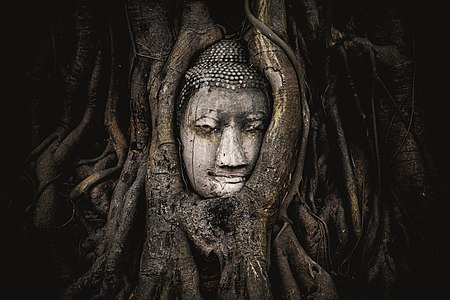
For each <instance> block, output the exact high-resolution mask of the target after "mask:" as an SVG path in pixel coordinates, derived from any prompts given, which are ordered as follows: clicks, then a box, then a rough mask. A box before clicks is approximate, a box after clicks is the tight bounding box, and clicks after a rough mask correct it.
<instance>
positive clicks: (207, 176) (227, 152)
mask: <svg viewBox="0 0 450 300" xmlns="http://www.w3.org/2000/svg"><path fill="white" fill-rule="evenodd" d="M269 118H270V106H269V99H268V96H267V94H266V93H265V92H264V91H263V90H262V89H257V88H251V89H249V88H246V89H235V90H232V89H227V88H221V87H211V86H205V87H201V88H200V89H198V90H196V91H195V92H194V93H193V94H192V95H191V97H190V99H189V101H188V102H187V104H186V107H185V109H184V112H183V114H182V116H181V120H180V139H181V143H182V159H183V162H184V165H185V170H186V173H187V177H188V179H189V182H190V184H191V186H192V188H193V189H194V191H195V192H196V193H197V194H199V195H200V196H202V197H204V198H211V197H226V196H228V195H230V194H232V193H235V192H238V191H239V190H240V189H241V188H242V187H243V186H244V184H245V182H246V181H247V180H248V178H249V176H250V174H251V172H252V170H253V168H254V166H255V164H256V161H257V159H258V155H259V150H260V147H261V143H262V140H263V136H264V133H265V130H266V126H267V123H268V120H269Z"/></svg>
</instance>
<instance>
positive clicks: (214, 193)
mask: <svg viewBox="0 0 450 300" xmlns="http://www.w3.org/2000/svg"><path fill="white" fill-rule="evenodd" d="M244 184H245V181H238V182H230V181H227V182H223V181H217V180H216V182H215V184H214V185H212V186H211V188H210V189H209V190H200V191H197V192H198V193H199V194H200V196H202V197H203V198H225V197H229V196H231V195H232V194H234V193H237V192H239V191H240V190H241V189H242V187H243V186H244Z"/></svg>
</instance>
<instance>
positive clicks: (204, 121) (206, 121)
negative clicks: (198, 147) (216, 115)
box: [195, 117, 219, 133]
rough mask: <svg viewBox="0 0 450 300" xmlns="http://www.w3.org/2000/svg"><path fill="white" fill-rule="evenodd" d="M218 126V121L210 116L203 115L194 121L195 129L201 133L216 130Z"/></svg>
mask: <svg viewBox="0 0 450 300" xmlns="http://www.w3.org/2000/svg"><path fill="white" fill-rule="evenodd" d="M218 127H219V124H218V122H217V121H216V120H214V119H212V118H210V117H203V118H200V119H198V120H197V121H196V122H195V130H196V131H198V132H201V133H213V132H216V131H217V130H218Z"/></svg>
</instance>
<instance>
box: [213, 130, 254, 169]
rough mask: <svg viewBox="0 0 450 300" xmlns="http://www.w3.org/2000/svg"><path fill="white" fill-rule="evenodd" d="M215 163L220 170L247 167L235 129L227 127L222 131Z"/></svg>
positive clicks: (237, 132)
mask: <svg viewBox="0 0 450 300" xmlns="http://www.w3.org/2000/svg"><path fill="white" fill-rule="evenodd" d="M216 163H217V165H218V166H219V167H221V168H226V167H230V168H237V167H244V166H246V165H248V160H247V157H246V155H245V152H244V149H243V147H242V142H241V139H240V135H239V131H238V129H237V128H236V127H234V126H227V127H225V128H224V129H223V132H222V136H221V139H220V144H219V147H218V148H217V153H216Z"/></svg>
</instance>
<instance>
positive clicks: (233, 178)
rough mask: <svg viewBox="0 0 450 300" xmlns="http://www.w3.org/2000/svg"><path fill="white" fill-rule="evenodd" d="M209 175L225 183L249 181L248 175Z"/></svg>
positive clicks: (210, 172) (211, 173)
mask: <svg viewBox="0 0 450 300" xmlns="http://www.w3.org/2000/svg"><path fill="white" fill-rule="evenodd" d="M208 175H210V176H213V177H214V178H215V179H216V180H217V181H220V182H224V183H242V182H245V181H247V179H248V177H249V176H248V175H245V174H242V173H215V172H212V171H209V172H208Z"/></svg>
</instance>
